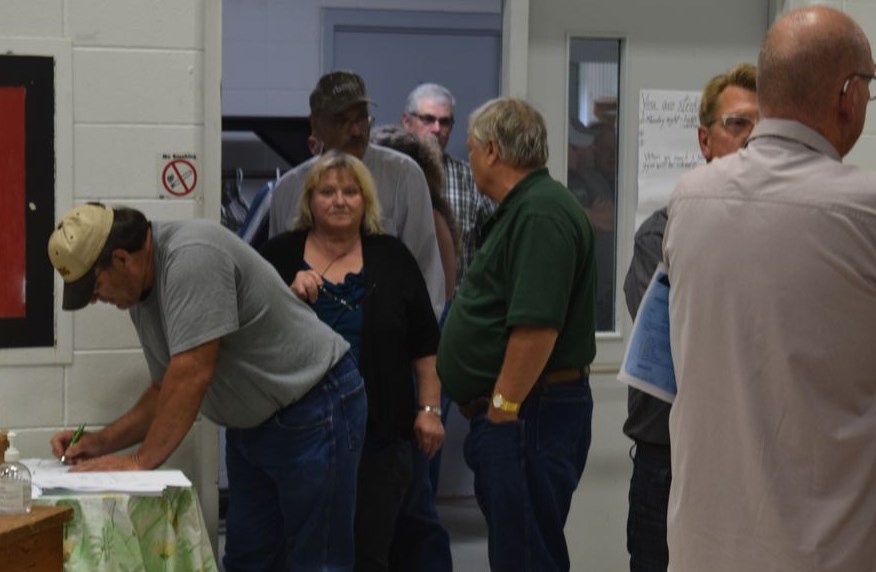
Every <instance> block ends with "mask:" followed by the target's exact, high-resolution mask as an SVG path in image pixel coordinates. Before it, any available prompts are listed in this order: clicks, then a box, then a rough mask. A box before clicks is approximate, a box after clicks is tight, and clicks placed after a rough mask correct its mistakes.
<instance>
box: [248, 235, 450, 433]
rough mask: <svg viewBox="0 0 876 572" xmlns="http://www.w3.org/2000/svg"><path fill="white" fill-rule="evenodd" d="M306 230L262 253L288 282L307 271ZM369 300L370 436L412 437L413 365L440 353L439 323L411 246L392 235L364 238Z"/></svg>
mask: <svg viewBox="0 0 876 572" xmlns="http://www.w3.org/2000/svg"><path fill="white" fill-rule="evenodd" d="M306 238H307V232H305V231H295V232H286V233H283V234H280V235H277V236H275V237H274V238H272V239H271V240H270V241H268V242H267V244H265V245H264V246H263V247H262V249H261V253H262V256H264V257H265V259H267V260H268V262H270V263H271V264H272V265H273V266H274V268H276V269H277V271H278V272H279V273H280V276H282V278H283V280H284V281H285V282H286V284H291V283H292V281H293V280H294V279H295V274H296V273H297V272H298V271H300V270H303V269H304V268H305V263H304V243H305V239H306ZM362 259H363V268H364V277H365V284H364V292H365V299H364V301H363V302H362V342H361V343H362V346H361V348H360V356H359V360H360V363H359V371H360V372H361V373H362V377H363V378H364V380H365V393H366V394H367V395H368V434H369V435H372V436H379V437H382V438H387V439H394V438H399V437H400V438H402V439H410V438H411V437H412V435H413V424H414V418H415V417H416V413H417V407H416V406H417V404H416V403H415V400H414V375H413V363H412V361H413V360H415V359H418V358H421V357H424V356H429V355H434V354H435V352H437V351H438V336H439V333H438V322H437V321H436V320H435V314H434V313H433V311H432V303H431V301H430V299H429V292H428V291H427V290H426V282H425V280H423V275H422V273H421V272H420V269H419V267H418V266H417V262H416V260H415V259H414V257H413V255H412V254H411V253H410V251H409V250H408V249H407V247H406V246H405V245H404V244H403V243H402V242H401V241H400V240H398V239H397V238H394V237H392V236H389V235H367V236H363V237H362Z"/></svg>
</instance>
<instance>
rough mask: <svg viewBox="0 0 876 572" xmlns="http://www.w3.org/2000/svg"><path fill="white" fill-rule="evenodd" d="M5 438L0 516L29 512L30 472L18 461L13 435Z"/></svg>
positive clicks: (1, 469)
mask: <svg viewBox="0 0 876 572" xmlns="http://www.w3.org/2000/svg"><path fill="white" fill-rule="evenodd" d="M7 437H9V448H8V449H6V462H5V463H3V464H2V465H0V514H21V513H25V512H30V503H31V498H30V480H31V478H30V470H28V468H27V467H26V466H24V465H23V464H21V463H20V462H19V461H18V459H19V457H20V455H19V453H18V449H16V448H15V443H14V442H13V439H14V438H15V433H13V432H12V431H10V432H9V434H8V435H7Z"/></svg>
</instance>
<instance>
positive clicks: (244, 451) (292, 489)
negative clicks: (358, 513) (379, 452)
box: [223, 354, 368, 572]
mask: <svg viewBox="0 0 876 572" xmlns="http://www.w3.org/2000/svg"><path fill="white" fill-rule="evenodd" d="M367 407H368V405H367V401H366V398H365V386H364V384H363V383H362V377H361V376H360V375H359V370H358V369H357V368H356V362H355V360H354V359H353V358H352V357H351V355H350V354H347V355H346V356H344V357H343V358H342V359H341V360H340V361H339V362H338V363H337V364H336V365H335V366H334V367H333V368H332V369H331V370H330V371H329V372H328V373H327V374H326V376H325V377H324V378H323V379H322V381H320V382H319V383H318V384H317V385H316V386H315V387H314V388H313V389H311V390H310V391H309V392H308V393H307V394H306V395H305V396H304V397H302V398H301V399H300V400H299V401H297V402H295V403H293V404H291V405H289V406H288V407H285V408H284V409H281V410H280V411H278V412H277V413H276V414H275V415H274V416H272V417H271V418H270V419H268V420H267V421H265V422H264V423H262V424H261V425H259V426H257V427H253V428H250V429H231V428H229V429H228V431H227V433H226V455H227V459H226V466H227V469H228V492H229V498H228V512H227V515H226V519H225V525H226V543H225V558H224V559H223V564H224V566H225V570H226V571H227V572H238V571H249V570H252V571H256V570H258V571H281V570H288V571H291V570H296V571H311V570H312V571H316V570H320V571H329V570H331V571H335V570H337V571H340V570H352V568H353V511H354V507H355V503H356V470H357V467H358V465H359V455H360V453H361V450H362V442H363V440H364V436H365V419H366V416H367Z"/></svg>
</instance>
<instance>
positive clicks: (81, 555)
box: [34, 487, 217, 572]
mask: <svg viewBox="0 0 876 572" xmlns="http://www.w3.org/2000/svg"><path fill="white" fill-rule="evenodd" d="M34 502H35V503H37V504H46V505H66V506H70V507H72V508H73V520H71V521H70V522H68V523H67V525H66V527H65V532H64V570H65V572H159V571H161V572H216V570H217V567H216V560H215V557H214V556H213V549H212V548H211V546H210V538H209V536H208V534H207V528H206V526H205V524H204V516H203V514H202V513H201V505H200V503H199V502H198V497H197V494H196V493H195V491H194V489H192V488H188V487H187V488H182V487H170V488H167V489H166V490H165V491H164V493H163V494H162V495H161V496H132V495H126V494H109V493H105V494H72V493H71V494H69V495H46V496H42V497H40V498H39V499H36V501H34Z"/></svg>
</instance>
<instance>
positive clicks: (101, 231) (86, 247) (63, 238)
mask: <svg viewBox="0 0 876 572" xmlns="http://www.w3.org/2000/svg"><path fill="white" fill-rule="evenodd" d="M112 227H113V209H112V208H110V207H107V206H105V205H102V204H100V203H87V204H84V205H79V206H78V207H74V208H73V209H70V210H69V211H67V214H65V215H64V216H63V217H62V218H61V222H59V223H58V226H57V228H55V231H54V232H53V233H52V236H51V237H49V260H51V261H52V266H54V267H55V270H57V271H58V274H60V275H61V278H62V279H63V280H64V299H63V302H62V303H61V307H62V308H63V309H65V310H79V309H80V308H84V307H85V306H87V305H88V304H89V302H91V299H92V298H93V297H94V282H95V273H94V263H95V262H97V257H98V256H100V253H101V251H102V250H103V247H104V245H105V244H106V239H107V237H109V234H110V230H112Z"/></svg>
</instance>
